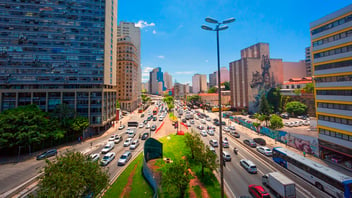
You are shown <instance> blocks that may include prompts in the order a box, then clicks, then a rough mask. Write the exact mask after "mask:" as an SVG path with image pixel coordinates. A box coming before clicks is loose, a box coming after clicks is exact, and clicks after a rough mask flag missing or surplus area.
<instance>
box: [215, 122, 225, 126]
mask: <svg viewBox="0 0 352 198" xmlns="http://www.w3.org/2000/svg"><path fill="white" fill-rule="evenodd" d="M214 125H215V126H219V125H220V123H219V122H214ZM222 126H226V123H225V122H224V121H222Z"/></svg>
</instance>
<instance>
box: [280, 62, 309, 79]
mask: <svg viewBox="0 0 352 198" xmlns="http://www.w3.org/2000/svg"><path fill="white" fill-rule="evenodd" d="M282 66H283V79H284V81H288V80H289V79H291V78H303V77H306V75H307V72H306V63H305V61H304V60H302V61H299V62H282Z"/></svg>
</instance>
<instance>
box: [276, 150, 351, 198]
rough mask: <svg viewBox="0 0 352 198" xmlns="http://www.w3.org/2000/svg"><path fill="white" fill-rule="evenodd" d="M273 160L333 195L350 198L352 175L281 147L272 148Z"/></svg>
mask: <svg viewBox="0 0 352 198" xmlns="http://www.w3.org/2000/svg"><path fill="white" fill-rule="evenodd" d="M273 160H274V161H275V162H276V163H278V164H279V165H281V166H283V167H285V168H286V169H288V170H290V171H292V172H293V173H295V174H296V175H298V176H300V177H302V178H303V179H305V180H307V181H308V182H310V183H311V184H313V185H315V186H316V187H317V188H319V189H320V190H322V191H324V192H327V193H329V194H330V195H332V196H334V197H337V198H342V197H345V198H352V197H351V196H352V177H349V176H347V175H344V174H342V173H340V172H338V171H336V170H334V169H332V168H329V167H327V166H324V165H322V164H319V163H317V162H315V161H313V160H310V159H308V158H306V157H303V156H301V155H299V154H297V153H295V152H293V151H290V150H288V149H286V148H282V147H275V148H274V149H273Z"/></svg>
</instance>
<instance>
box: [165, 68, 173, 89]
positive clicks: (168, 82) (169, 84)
mask: <svg viewBox="0 0 352 198" xmlns="http://www.w3.org/2000/svg"><path fill="white" fill-rule="evenodd" d="M164 82H165V87H166V89H171V88H172V76H171V75H170V74H169V73H167V72H164Z"/></svg>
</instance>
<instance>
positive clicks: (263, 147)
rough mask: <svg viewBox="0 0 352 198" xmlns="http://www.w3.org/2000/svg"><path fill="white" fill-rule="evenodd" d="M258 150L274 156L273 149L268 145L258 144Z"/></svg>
mask: <svg viewBox="0 0 352 198" xmlns="http://www.w3.org/2000/svg"><path fill="white" fill-rule="evenodd" d="M257 151H259V153H261V154H263V155H266V156H272V155H273V152H272V151H271V149H270V148H268V147H266V146H258V147H257Z"/></svg>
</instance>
